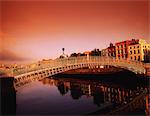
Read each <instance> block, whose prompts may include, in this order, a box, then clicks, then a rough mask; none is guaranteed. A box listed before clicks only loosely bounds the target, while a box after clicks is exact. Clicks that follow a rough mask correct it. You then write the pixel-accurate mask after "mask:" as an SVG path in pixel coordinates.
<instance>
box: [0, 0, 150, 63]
mask: <svg viewBox="0 0 150 116" xmlns="http://www.w3.org/2000/svg"><path fill="white" fill-rule="evenodd" d="M0 5H1V11H0V13H1V19H0V24H1V30H0V42H1V43H0V45H1V48H2V49H0V55H1V59H0V60H1V61H2V60H3V61H5V62H7V61H13V62H16V61H23V60H27V59H36V60H37V59H42V58H56V57H58V56H59V55H60V54H61V53H62V51H61V48H62V47H64V48H65V49H66V50H65V52H66V53H67V54H70V53H72V52H84V51H87V50H93V49H94V48H99V49H102V48H106V47H107V46H108V44H109V43H110V42H113V43H114V42H116V41H121V40H126V39H132V38H135V39H140V38H143V39H145V40H147V41H148V42H150V40H148V38H150V36H149V32H148V31H149V30H148V25H149V24H148V21H149V20H148V18H149V17H148V15H149V12H148V11H149V9H148V8H149V5H148V0H147V1H146V0H141V1H136V0H132V1H131V0H130V1H129V0H127V1H120V2H119V1H118V0H117V1H114V0H111V1H109V0H107V1H103V0H96V1H92V0H91V1H90V0H88V1H86V0H82V1H79V0H78V1H72V2H71V1H64V0H57V1H52V0H49V1H48V0H47V1H43V0H41V1H40V0H38V1H36V0H26V1H25V0H21V1H19V0H16V1H15V0H2V1H1V4H0Z"/></svg>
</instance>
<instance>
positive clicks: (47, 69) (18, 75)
mask: <svg viewBox="0 0 150 116" xmlns="http://www.w3.org/2000/svg"><path fill="white" fill-rule="evenodd" d="M104 65H111V66H115V67H119V68H123V69H126V70H129V71H131V72H134V73H135V74H146V72H147V71H146V68H145V64H144V63H142V62H138V61H131V60H125V59H121V60H118V59H116V58H114V57H104V56H89V57H87V56H81V57H69V58H60V59H56V60H52V61H50V62H49V63H47V64H41V65H39V64H38V63H37V64H35V65H34V66H32V67H27V68H26V67H24V68H16V69H13V71H12V73H13V76H14V77H15V80H14V83H15V85H16V86H17V87H19V86H21V85H24V84H25V83H28V82H27V81H29V79H30V80H31V78H32V79H42V78H45V77H49V76H52V75H55V74H58V73H62V72H65V71H69V70H73V69H78V68H84V67H89V68H90V67H100V66H104Z"/></svg>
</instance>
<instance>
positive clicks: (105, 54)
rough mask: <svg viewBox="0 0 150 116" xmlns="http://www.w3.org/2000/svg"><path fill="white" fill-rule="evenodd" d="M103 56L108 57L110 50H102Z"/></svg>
mask: <svg viewBox="0 0 150 116" xmlns="http://www.w3.org/2000/svg"><path fill="white" fill-rule="evenodd" d="M101 56H108V48H106V49H102V50H101Z"/></svg>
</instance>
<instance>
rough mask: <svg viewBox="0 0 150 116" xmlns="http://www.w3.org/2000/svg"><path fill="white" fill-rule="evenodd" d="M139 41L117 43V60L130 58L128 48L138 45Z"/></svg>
mask: <svg viewBox="0 0 150 116" xmlns="http://www.w3.org/2000/svg"><path fill="white" fill-rule="evenodd" d="M138 42H139V40H135V39H132V40H126V41H121V42H117V43H115V49H116V59H127V58H128V46H129V45H131V44H137V43H138Z"/></svg>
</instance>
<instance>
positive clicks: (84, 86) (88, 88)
mask: <svg viewBox="0 0 150 116" xmlns="http://www.w3.org/2000/svg"><path fill="white" fill-rule="evenodd" d="M81 90H82V92H83V94H84V95H87V96H91V85H90V84H81Z"/></svg>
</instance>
